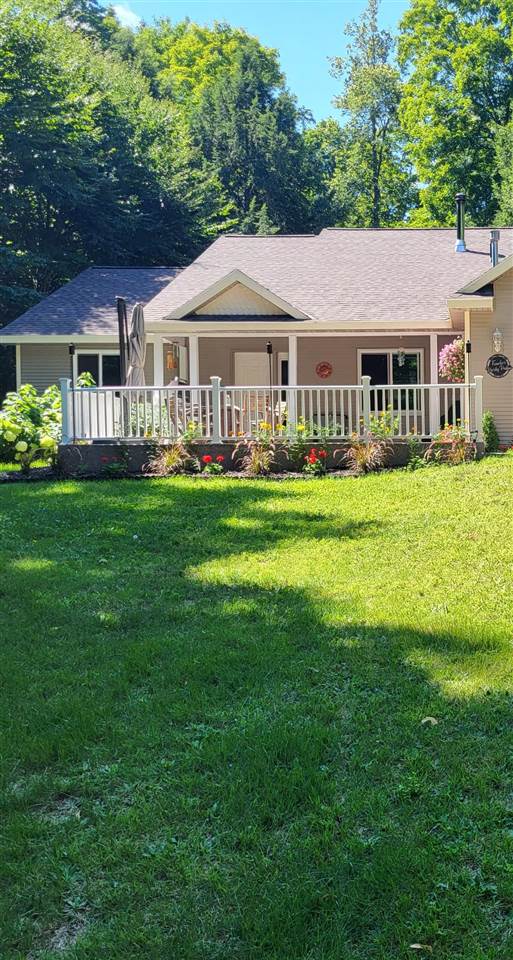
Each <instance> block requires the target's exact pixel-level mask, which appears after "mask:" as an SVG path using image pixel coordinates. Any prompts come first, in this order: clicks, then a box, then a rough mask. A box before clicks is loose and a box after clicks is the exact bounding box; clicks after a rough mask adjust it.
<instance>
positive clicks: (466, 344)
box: [465, 340, 472, 353]
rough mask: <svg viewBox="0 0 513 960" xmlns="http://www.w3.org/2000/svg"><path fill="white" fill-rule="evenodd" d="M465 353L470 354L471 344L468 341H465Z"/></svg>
mask: <svg viewBox="0 0 513 960" xmlns="http://www.w3.org/2000/svg"><path fill="white" fill-rule="evenodd" d="M465 353H472V344H471V342H470V340H465Z"/></svg>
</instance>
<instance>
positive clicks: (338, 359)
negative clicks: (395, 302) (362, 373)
mask: <svg viewBox="0 0 513 960" xmlns="http://www.w3.org/2000/svg"><path fill="white" fill-rule="evenodd" d="M399 347H403V349H404V350H408V348H410V349H412V350H419V349H422V350H423V351H424V380H426V378H427V380H428V381H429V362H430V361H429V337H401V338H400V337H399V334H398V335H397V337H308V338H307V337H303V338H301V337H299V338H298V345H297V353H298V371H297V382H298V384H304V385H310V384H317V383H319V384H324V385H325V386H329V385H330V384H355V383H358V382H359V380H358V350H397V349H398V348H399ZM322 360H328V361H329V362H330V363H331V365H332V366H333V374H332V376H331V377H330V378H329V379H328V380H322V379H321V378H320V377H318V376H317V374H316V372H315V368H316V366H317V364H318V363H320V362H321V361H322Z"/></svg>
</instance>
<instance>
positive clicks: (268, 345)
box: [265, 340, 273, 387]
mask: <svg viewBox="0 0 513 960" xmlns="http://www.w3.org/2000/svg"><path fill="white" fill-rule="evenodd" d="M265 349H266V350H267V356H268V358H269V386H270V387H272V385H273V345H272V343H271V341H270V340H268V341H267V343H266V345H265Z"/></svg>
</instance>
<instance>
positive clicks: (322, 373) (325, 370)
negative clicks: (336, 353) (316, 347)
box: [315, 360, 333, 380]
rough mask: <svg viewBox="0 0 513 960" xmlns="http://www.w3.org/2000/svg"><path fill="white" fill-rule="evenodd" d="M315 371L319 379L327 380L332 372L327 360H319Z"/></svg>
mask: <svg viewBox="0 0 513 960" xmlns="http://www.w3.org/2000/svg"><path fill="white" fill-rule="evenodd" d="M315 372H316V374H317V376H318V377H320V378H321V380H327V379H328V377H331V374H332V373H333V367H332V365H331V363H330V362H329V361H328V360H321V362H320V363H318V364H317V366H316V368H315Z"/></svg>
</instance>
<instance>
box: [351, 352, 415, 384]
mask: <svg viewBox="0 0 513 960" xmlns="http://www.w3.org/2000/svg"><path fill="white" fill-rule="evenodd" d="M423 352H424V351H423V350H408V351H406V350H403V351H399V350H395V349H394V350H359V351H358V353H359V358H360V377H363V376H368V377H370V378H371V386H372V385H373V384H376V383H377V384H379V385H380V386H381V385H383V386H387V385H388V384H395V383H397V384H398V385H402V384H408V383H420V382H421V380H422V365H423ZM401 354H402V361H403V362H402V363H400V362H399V361H400V355H401Z"/></svg>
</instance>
